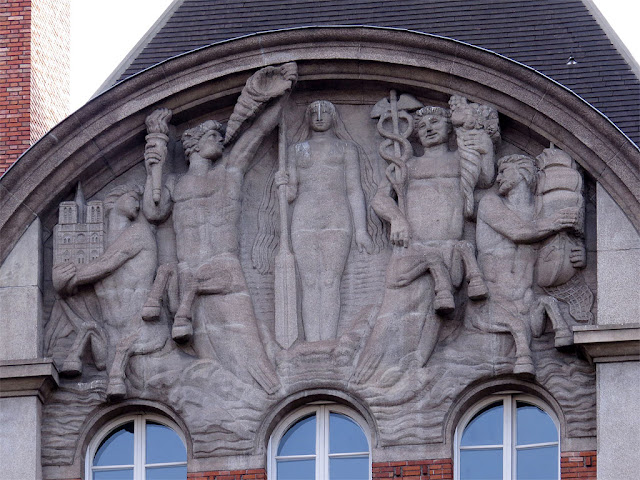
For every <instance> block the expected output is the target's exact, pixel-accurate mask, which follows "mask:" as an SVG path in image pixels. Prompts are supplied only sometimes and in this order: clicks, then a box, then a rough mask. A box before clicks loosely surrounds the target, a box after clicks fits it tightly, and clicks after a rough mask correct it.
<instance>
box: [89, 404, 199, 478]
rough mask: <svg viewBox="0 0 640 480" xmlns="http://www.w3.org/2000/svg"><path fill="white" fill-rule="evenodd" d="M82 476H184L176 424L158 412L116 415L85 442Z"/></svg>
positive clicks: (184, 453) (182, 449) (181, 444)
mask: <svg viewBox="0 0 640 480" xmlns="http://www.w3.org/2000/svg"><path fill="white" fill-rule="evenodd" d="M85 478H86V479H91V480H167V479H171V480H179V479H185V480H186V478H187V450H186V448H185V442H184V438H183V437H182V434H181V433H180V430H179V428H178V426H177V425H175V424H174V423H173V422H171V421H169V420H167V419H166V418H164V417H161V416H158V415H130V416H127V417H121V418H118V419H117V420H116V421H113V422H111V423H109V424H108V425H106V426H105V427H103V428H102V429H101V430H100V432H98V434H97V435H96V436H95V437H94V438H93V440H92V441H91V443H90V444H89V448H88V450H87V469H86V475H85Z"/></svg>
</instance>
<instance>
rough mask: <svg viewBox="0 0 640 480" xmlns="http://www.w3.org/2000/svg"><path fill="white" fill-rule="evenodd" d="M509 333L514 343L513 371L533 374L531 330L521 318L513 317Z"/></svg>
mask: <svg viewBox="0 0 640 480" xmlns="http://www.w3.org/2000/svg"><path fill="white" fill-rule="evenodd" d="M511 334H512V335H513V339H514V341H515V344H516V363H515V365H514V367H513V373H516V374H518V373H524V374H528V375H533V374H534V373H535V368H534V365H533V358H532V357H531V330H530V329H529V326H528V325H526V324H525V323H524V322H523V321H522V319H515V318H514V319H513V322H512V323H511Z"/></svg>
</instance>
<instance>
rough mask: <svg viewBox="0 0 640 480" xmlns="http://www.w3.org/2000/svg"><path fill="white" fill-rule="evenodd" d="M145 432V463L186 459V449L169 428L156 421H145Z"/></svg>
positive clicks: (182, 460)
mask: <svg viewBox="0 0 640 480" xmlns="http://www.w3.org/2000/svg"><path fill="white" fill-rule="evenodd" d="M146 433H147V435H146V437H147V444H146V456H147V464H149V463H170V462H184V461H186V459H187V449H186V448H185V446H184V443H182V440H181V439H180V437H179V436H178V434H177V433H176V432H174V431H173V430H172V429H171V428H169V427H167V426H165V425H161V424H159V423H156V422H147V432H146Z"/></svg>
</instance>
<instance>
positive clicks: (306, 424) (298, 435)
mask: <svg viewBox="0 0 640 480" xmlns="http://www.w3.org/2000/svg"><path fill="white" fill-rule="evenodd" d="M369 437H370V436H369V429H368V427H367V424H366V423H365V421H364V419H363V418H362V417H361V416H360V415H358V414H357V413H355V412H354V411H353V410H350V409H348V408H345V407H343V406H340V405H336V404H318V405H311V406H308V407H305V408H302V409H300V410H297V411H295V412H293V413H292V414H290V415H289V416H287V417H286V418H285V419H284V420H283V421H282V422H281V423H280V425H278V427H277V428H276V429H275V431H274V432H273V435H272V436H271V440H270V442H269V479H270V480H369V479H370V478H371V453H370V452H371V446H370V441H369Z"/></svg>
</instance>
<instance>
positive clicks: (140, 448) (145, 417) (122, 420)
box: [84, 413, 188, 480]
mask: <svg viewBox="0 0 640 480" xmlns="http://www.w3.org/2000/svg"><path fill="white" fill-rule="evenodd" d="M129 422H133V465H114V466H102V467H94V466H93V460H94V457H95V455H96V453H97V452H98V449H99V448H100V446H101V445H102V442H103V441H104V440H105V439H106V438H107V437H108V436H109V435H111V434H112V433H113V432H114V431H115V430H117V429H118V428H120V427H122V426H123V425H125V424H126V423H129ZM147 422H154V423H159V424H160V425H163V426H165V427H167V428H170V429H171V430H173V432H174V433H175V434H176V435H178V437H179V438H180V440H181V441H182V444H183V445H184V448H185V452H186V453H187V458H186V459H185V461H184V462H167V463H152V464H150V465H149V466H153V467H171V466H182V465H184V466H186V465H187V462H188V451H187V442H186V439H185V436H184V434H183V433H182V429H181V428H180V427H179V426H178V425H177V424H176V423H175V422H173V421H172V420H170V419H168V418H166V417H163V416H162V415H157V414H153V413H144V414H143V413H136V414H130V415H125V416H121V417H118V418H115V419H114V420H112V421H110V422H107V423H106V424H105V425H103V426H102V428H100V430H98V432H97V433H96V434H95V435H94V436H93V438H92V439H91V441H90V442H89V445H88V446H87V453H86V455H85V475H84V478H85V479H87V480H93V472H94V471H108V470H117V469H122V468H132V467H133V479H134V480H143V479H145V478H146V475H145V469H146V467H147V463H146V448H145V446H146V440H147V439H146V437H147V429H146V428H145V427H146V424H147Z"/></svg>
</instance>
